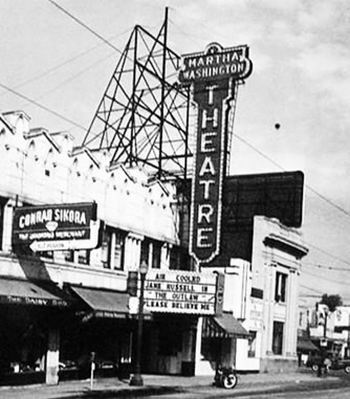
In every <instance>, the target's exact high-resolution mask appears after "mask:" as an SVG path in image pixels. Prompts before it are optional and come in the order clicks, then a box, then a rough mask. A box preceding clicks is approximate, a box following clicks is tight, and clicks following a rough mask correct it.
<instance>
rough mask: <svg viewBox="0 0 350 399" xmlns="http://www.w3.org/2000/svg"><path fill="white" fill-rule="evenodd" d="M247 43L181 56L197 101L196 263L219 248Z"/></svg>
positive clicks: (248, 67) (184, 77)
mask: <svg viewBox="0 0 350 399" xmlns="http://www.w3.org/2000/svg"><path fill="white" fill-rule="evenodd" d="M248 55H249V49H248V47H247V46H239V47H230V48H226V49H224V48H222V47H221V46H220V45H219V44H217V43H212V44H210V45H208V47H207V48H206V50H205V51H204V52H203V53H194V54H188V55H185V56H183V65H182V68H181V71H180V73H179V80H180V82H181V83H182V84H184V85H186V84H187V85H191V88H192V93H193V100H194V102H196V103H197V107H198V108H197V110H198V117H197V135H196V154H195V159H194V176H193V178H192V194H191V197H192V199H191V224H190V245H189V252H190V255H192V256H193V257H194V259H195V260H196V262H197V263H198V264H199V265H202V264H206V263H209V262H210V261H211V260H213V259H214V257H215V256H216V255H218V254H219V251H220V230H221V206H222V205H221V204H222V185H223V177H224V174H225V171H226V167H227V165H226V163H227V152H228V151H229V149H228V145H229V143H230V140H229V131H228V130H229V129H228V126H229V122H230V123H232V121H233V118H232V113H233V110H232V108H233V107H232V104H233V102H234V101H235V100H236V98H235V97H236V92H237V87H238V84H239V83H241V82H243V80H244V79H245V78H246V77H248V76H249V75H250V73H251V71H252V63H251V61H250V60H249V58H248Z"/></svg>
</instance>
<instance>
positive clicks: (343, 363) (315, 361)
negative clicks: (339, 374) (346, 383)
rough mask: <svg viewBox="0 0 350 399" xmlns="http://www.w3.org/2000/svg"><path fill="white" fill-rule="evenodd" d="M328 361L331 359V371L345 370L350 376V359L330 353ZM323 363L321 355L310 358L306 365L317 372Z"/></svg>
mask: <svg viewBox="0 0 350 399" xmlns="http://www.w3.org/2000/svg"><path fill="white" fill-rule="evenodd" d="M326 358H327V359H329V369H331V370H344V371H345V373H347V374H350V358H343V359H342V358H340V357H339V356H337V354H335V353H334V352H328V353H327V356H326ZM320 362H321V354H319V353H317V354H315V355H312V356H309V358H308V360H307V362H306V365H307V366H308V367H311V369H312V370H313V371H317V370H318V368H319V365H320Z"/></svg>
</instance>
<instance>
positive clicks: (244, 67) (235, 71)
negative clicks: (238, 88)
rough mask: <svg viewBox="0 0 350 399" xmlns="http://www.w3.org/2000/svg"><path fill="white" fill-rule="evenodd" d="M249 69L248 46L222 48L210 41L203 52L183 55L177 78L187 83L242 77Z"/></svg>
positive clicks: (250, 68) (250, 63)
mask: <svg viewBox="0 0 350 399" xmlns="http://www.w3.org/2000/svg"><path fill="white" fill-rule="evenodd" d="M251 71H252V62H251V60H250V59H249V47H248V46H238V47H228V48H222V46H221V45H220V44H218V43H211V44H209V46H208V47H207V49H206V50H205V51H204V53H203V52H199V53H192V54H186V55H184V56H183V63H182V68H181V70H180V74H179V80H180V82H181V83H188V82H194V81H196V82H198V81H208V80H213V79H215V80H218V79H225V78H231V79H244V78H246V77H248V76H249V75H250V73H251Z"/></svg>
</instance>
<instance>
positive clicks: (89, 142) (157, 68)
mask: <svg viewBox="0 0 350 399" xmlns="http://www.w3.org/2000/svg"><path fill="white" fill-rule="evenodd" d="M167 36H168V13H167V9H166V14H165V20H164V23H163V25H162V26H161V28H160V30H159V33H158V34H157V35H155V36H154V35H152V34H151V33H149V32H148V31H146V30H145V29H144V28H142V27H141V26H136V27H135V28H134V30H133V32H132V34H131V35H130V38H129V40H128V42H127V44H126V46H125V49H124V51H123V52H122V54H121V57H120V59H119V61H118V64H117V66H116V68H115V70H114V72H113V75H112V77H111V79H110V82H109V84H108V86H107V88H106V90H105V92H104V94H103V97H102V99H101V101H100V104H99V106H98V108H97V111H96V114H95V116H94V118H93V120H92V122H91V124H90V127H89V129H88V132H87V134H86V135H85V137H84V139H83V142H82V147H85V148H88V149H89V150H90V151H92V152H106V153H108V155H109V157H110V166H115V165H119V164H123V165H124V166H131V167H133V166H139V167H142V168H143V169H145V170H147V171H148V172H149V173H150V174H151V175H154V176H155V177H156V178H159V179H161V178H164V177H166V176H169V175H170V176H174V175H175V176H178V177H180V178H183V177H186V175H187V170H188V162H189V160H190V159H191V156H192V152H191V150H190V148H189V142H188V130H189V110H190V104H189V101H190V95H189V88H188V87H183V86H181V85H179V84H178V81H177V74H178V70H179V67H180V56H179V55H177V54H176V53H175V52H174V51H173V50H171V49H170V48H169V47H168V46H167Z"/></svg>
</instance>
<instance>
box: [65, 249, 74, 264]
mask: <svg viewBox="0 0 350 399" xmlns="http://www.w3.org/2000/svg"><path fill="white" fill-rule="evenodd" d="M63 256H64V260H65V261H66V262H74V251H69V250H68V251H63Z"/></svg>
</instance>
